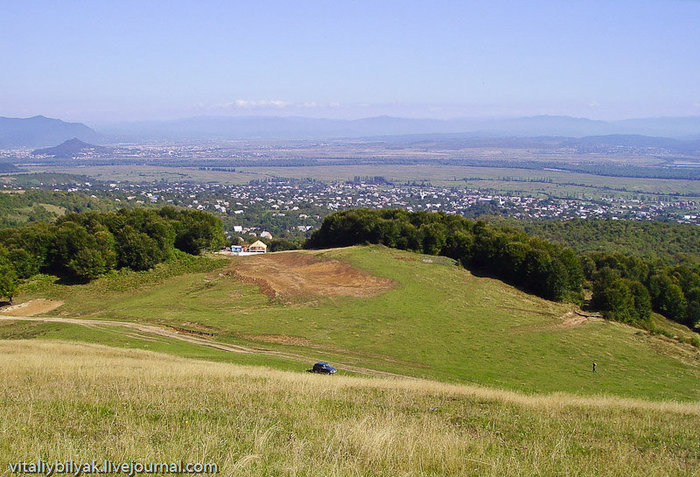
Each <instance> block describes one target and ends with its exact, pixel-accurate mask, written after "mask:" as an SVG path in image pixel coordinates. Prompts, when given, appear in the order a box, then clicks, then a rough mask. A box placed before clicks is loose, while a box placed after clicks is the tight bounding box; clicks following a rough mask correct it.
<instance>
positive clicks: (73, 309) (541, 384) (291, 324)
mask: <svg viewBox="0 0 700 477" xmlns="http://www.w3.org/2000/svg"><path fill="white" fill-rule="evenodd" d="M209 270H211V268H209ZM50 281H51V280H50V279H49V277H45V278H44V279H41V278H37V280H35V282H33V283H30V284H29V285H28V286H27V287H26V288H25V292H24V294H23V295H22V296H20V297H19V301H23V300H28V299H30V298H38V297H43V298H50V299H54V300H63V301H64V302H65V303H64V304H63V305H62V306H61V307H59V308H57V309H55V310H53V311H51V312H49V313H48V314H49V315H52V316H54V317H59V318H60V317H71V318H88V319H101V320H121V321H128V322H136V323H144V324H151V325H158V326H161V327H162V326H166V327H174V329H176V330H180V331H181V332H183V333H189V334H191V335H195V336H199V337H204V338H205V339H208V340H215V341H216V342H222V343H227V344H229V345H236V346H244V347H247V348H251V349H263V350H269V351H275V352H280V353H285V355H284V356H285V357H289V356H290V355H293V357H294V358H298V359H296V364H294V363H290V362H289V361H285V362H286V363H287V364H286V365H285V366H286V367H288V368H294V369H298V370H299V371H302V370H305V369H307V368H308V366H309V365H310V364H311V363H312V362H313V360H317V359H326V360H329V361H332V362H333V363H336V364H338V367H339V368H341V370H342V369H343V367H344V366H346V367H347V369H350V370H352V369H355V368H369V369H372V370H378V371H382V372H389V373H395V374H401V375H407V376H415V377H421V378H430V379H438V380H442V381H450V382H462V383H478V384H482V385H488V386H495V387H500V388H508V389H514V390H519V391H525V392H538V393H542V392H558V391H565V392H572V393H580V394H588V395H591V394H615V395H620V396H635V397H646V398H653V399H683V400H688V399H690V400H697V399H700V389H699V388H698V386H697V382H698V379H700V360H699V359H698V350H697V349H696V348H693V347H691V346H690V345H685V344H681V343H677V342H674V341H673V340H670V339H667V338H664V337H660V336H651V335H649V334H648V333H646V332H642V331H640V330H638V329H635V328H631V327H628V326H625V325H622V324H619V323H612V322H608V321H604V320H601V319H599V318H594V317H583V316H580V315H577V314H576V312H575V310H574V309H573V307H572V306H571V305H564V304H560V303H554V302H549V301H546V300H543V299H540V298H537V297H534V296H532V295H528V294H526V293H524V292H521V291H519V290H517V289H515V288H513V287H511V286H508V285H505V284H504V283H502V282H500V281H498V280H493V279H488V278H480V277H476V276H474V275H472V274H471V273H469V272H468V271H467V270H464V269H462V268H460V267H457V266H455V265H454V262H453V261H451V260H449V259H445V258H440V257H435V256H425V255H418V254H414V253H409V252H403V251H398V250H392V249H387V248H384V247H380V246H371V247H350V248H346V249H334V250H326V251H318V252H291V253H289V252H287V253H279V254H269V255H266V256H254V257H235V258H231V259H223V260H222V262H221V267H220V268H219V269H217V270H215V271H213V272H206V271H202V272H194V271H193V272H190V273H187V274H184V275H175V276H173V274H169V273H167V270H166V269H163V268H162V267H161V268H158V269H156V270H154V271H152V272H145V273H144V272H141V273H135V272H130V273H127V272H125V273H121V272H120V273H115V274H113V275H111V276H108V277H105V278H101V279H99V280H96V281H94V282H92V283H90V284H87V285H63V284H59V283H50ZM23 326H24V327H25V328H24V330H25V331H24V333H25V334H29V335H32V333H34V335H38V336H43V337H44V338H62V339H66V338H68V339H85V338H83V337H82V335H81V333H80V332H79V330H78V331H72V332H69V331H66V330H62V331H60V332H59V331H55V330H53V331H52V329H50V328H47V326H48V325H46V324H41V323H36V324H33V325H29V324H26V323H25V324H24V325H23ZM32 326H34V327H36V329H35V332H32V330H31V327H32ZM4 330H5V331H4V334H0V336H7V337H12V336H13V334H12V327H4ZM91 333H92V335H93V338H94V337H95V333H94V332H91ZM127 341H129V340H127ZM131 342H132V343H138V342H139V340H138V337H135V338H134V339H133V340H131ZM142 344H143V343H142ZM122 345H124V343H122ZM142 347H145V346H142ZM270 356H271V355H270V354H269V353H268V354H261V355H260V362H263V363H267V362H268V360H269V359H270ZM278 357H279V355H278ZM246 359H247V360H248V361H246V362H252V361H254V357H253V356H250V355H246ZM593 361H595V362H597V363H598V371H599V372H598V373H596V374H593V373H592V372H591V363H592V362H593Z"/></svg>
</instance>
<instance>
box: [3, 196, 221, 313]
mask: <svg viewBox="0 0 700 477" xmlns="http://www.w3.org/2000/svg"><path fill="white" fill-rule="evenodd" d="M223 244H224V229H223V224H222V222H221V220H220V219H218V218H217V217H214V216H213V215H211V214H208V213H206V212H202V211H198V210H180V209H175V208H173V207H163V208H161V209H144V208H137V209H133V210H127V209H121V210H119V211H117V212H83V213H71V214H68V215H65V216H63V217H61V218H59V219H58V220H57V221H56V222H54V223H49V222H34V223H31V224H28V225H25V226H23V227H17V228H12V229H4V230H0V297H5V298H9V299H10V301H12V297H13V295H14V292H15V290H16V287H17V285H18V283H19V281H20V280H23V279H27V278H29V277H31V276H33V275H36V274H38V273H51V274H55V275H58V276H61V277H65V278H68V279H70V280H74V281H89V280H92V279H94V278H96V277H98V276H100V275H102V274H104V273H107V272H109V271H110V270H114V269H120V268H130V269H132V270H137V271H138V270H148V269H150V268H152V267H154V266H155V265H156V264H158V263H161V262H164V261H166V260H168V259H169V258H171V257H172V256H173V254H174V253H176V251H177V250H180V251H182V252H186V253H189V254H199V253H201V252H202V251H203V250H214V249H218V248H219V247H220V246H221V245H223Z"/></svg>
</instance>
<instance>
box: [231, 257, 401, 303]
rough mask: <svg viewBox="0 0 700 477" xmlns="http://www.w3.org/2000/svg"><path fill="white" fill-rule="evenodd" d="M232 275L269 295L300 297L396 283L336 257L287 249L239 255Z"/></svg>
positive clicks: (373, 290)
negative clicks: (333, 258) (356, 267)
mask: <svg viewBox="0 0 700 477" xmlns="http://www.w3.org/2000/svg"><path fill="white" fill-rule="evenodd" d="M232 273H233V275H234V276H235V277H236V278H238V279H240V280H242V281H244V282H247V283H253V284H255V285H257V286H258V287H259V288H260V290H261V291H262V292H263V293H264V294H266V295H267V296H269V297H271V298H289V297H299V296H309V295H315V296H326V297H334V296H352V297H370V296H376V295H380V294H382V293H383V292H385V291H387V290H389V289H390V288H392V287H393V286H394V285H395V282H394V281H393V280H389V279H388V278H382V277H375V276H373V275H370V274H368V273H366V272H363V271H362V270H357V269H355V268H352V267H351V266H350V264H349V263H346V262H341V261H339V260H324V259H320V258H318V257H314V256H313V255H309V254H305V253H299V252H286V253H275V254H265V255H255V256H250V257H239V258H238V259H236V260H235V261H234V262H233V267H232Z"/></svg>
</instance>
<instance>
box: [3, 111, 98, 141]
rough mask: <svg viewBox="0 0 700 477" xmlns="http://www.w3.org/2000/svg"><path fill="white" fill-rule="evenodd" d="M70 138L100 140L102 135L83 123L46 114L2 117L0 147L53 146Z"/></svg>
mask: <svg viewBox="0 0 700 477" xmlns="http://www.w3.org/2000/svg"><path fill="white" fill-rule="evenodd" d="M70 138H79V139H81V140H83V141H88V142H99V141H101V140H102V138H101V137H100V135H99V134H98V133H97V132H95V131H94V130H93V129H91V128H89V127H87V126H86V125H84V124H82V123H67V122H65V121H61V120H60V119H51V118H46V117H44V116H34V117H31V118H4V117H0V147H4V148H11V147H42V146H52V145H55V144H58V143H60V142H62V141H65V140H67V139H70Z"/></svg>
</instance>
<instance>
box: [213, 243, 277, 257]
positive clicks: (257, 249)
mask: <svg viewBox="0 0 700 477" xmlns="http://www.w3.org/2000/svg"><path fill="white" fill-rule="evenodd" d="M219 253H220V254H223V255H258V254H261V253H267V245H266V244H265V243H263V242H261V241H260V240H258V241H256V242H253V243H252V244H250V245H231V246H230V247H224V248H223V249H222V250H221V251H220V252H219Z"/></svg>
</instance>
